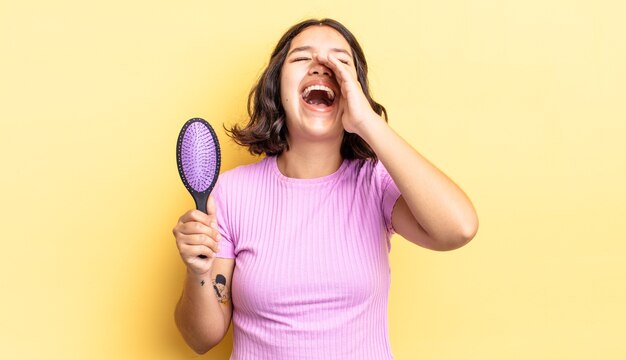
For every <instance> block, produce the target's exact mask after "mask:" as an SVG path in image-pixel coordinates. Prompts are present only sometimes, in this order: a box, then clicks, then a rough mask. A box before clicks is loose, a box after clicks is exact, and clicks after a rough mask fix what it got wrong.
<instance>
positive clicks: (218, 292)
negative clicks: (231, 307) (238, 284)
mask: <svg viewBox="0 0 626 360" xmlns="http://www.w3.org/2000/svg"><path fill="white" fill-rule="evenodd" d="M213 290H215V296H217V301H218V302H219V303H221V304H226V303H227V302H228V300H230V297H229V296H228V295H229V294H228V288H227V287H226V277H225V276H224V275H222V274H217V276H216V277H215V279H213Z"/></svg>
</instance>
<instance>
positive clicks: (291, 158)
mask: <svg viewBox="0 0 626 360" xmlns="http://www.w3.org/2000/svg"><path fill="white" fill-rule="evenodd" d="M340 146H341V142H340V143H339V144H338V145H334V146H333V145H330V144H327V143H318V144H309V145H307V146H304V144H301V145H300V146H291V145H290V147H289V150H288V151H285V152H283V153H282V154H280V155H279V156H278V158H277V159H276V163H277V165H278V169H279V170H280V172H281V173H282V174H283V175H285V176H287V177H290V178H296V179H313V178H318V177H322V176H326V175H330V174H332V173H334V172H336V171H337V170H338V169H339V167H340V166H341V164H342V162H343V158H342V157H341V153H340V151H339V150H340Z"/></svg>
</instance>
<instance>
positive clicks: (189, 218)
mask: <svg viewBox="0 0 626 360" xmlns="http://www.w3.org/2000/svg"><path fill="white" fill-rule="evenodd" d="M208 204H209V203H208V202H207V205H208ZM213 207H215V203H213ZM207 212H209V211H208V209H207ZM215 213H216V211H215V209H214V211H213V213H212V214H205V213H203V212H202V211H200V210H195V209H193V210H189V211H187V212H186V213H185V214H183V216H181V217H180V219H178V224H179V225H180V224H184V223H188V222H198V223H201V224H202V225H204V226H206V227H213V225H214V224H217V217H216V216H215ZM216 227H217V226H216Z"/></svg>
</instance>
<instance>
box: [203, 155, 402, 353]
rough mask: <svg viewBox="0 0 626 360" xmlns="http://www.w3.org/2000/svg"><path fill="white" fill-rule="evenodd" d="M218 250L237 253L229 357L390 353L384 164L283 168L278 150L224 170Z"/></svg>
mask: <svg viewBox="0 0 626 360" xmlns="http://www.w3.org/2000/svg"><path fill="white" fill-rule="evenodd" d="M213 195H214V197H215V199H216V205H217V219H218V226H219V230H220V233H221V234H222V241H221V243H220V246H221V251H220V253H219V254H218V255H217V256H218V257H222V258H235V269H234V273H233V278H232V294H231V295H232V301H233V320H232V321H233V350H232V354H231V359H237V360H249V359H254V360H257V359H271V360H282V359H285V360H287V359H288V360H293V359H299V360H305V359H324V360H330V359H341V360H345V359H359V360H369V359H371V360H374V359H375V360H382V359H390V358H392V353H391V348H390V345H389V338H388V331H387V299H388V294H389V286H390V268H389V251H390V242H389V240H390V237H391V235H392V233H393V228H392V226H391V212H392V209H393V206H394V204H395V202H396V200H397V199H398V197H399V196H400V191H399V190H398V188H397V186H396V185H395V184H394V182H393V180H392V179H391V177H390V176H389V174H388V172H387V171H386V170H385V168H384V167H383V165H382V163H380V162H373V161H369V160H344V161H343V163H342V164H341V167H340V168H339V169H338V170H337V171H336V172H335V173H333V174H331V175H328V176H324V177H321V178H314V179H294V178H289V177H286V176H284V175H283V174H282V173H281V172H280V170H279V169H278V166H277V164H276V157H266V158H264V159H263V160H261V161H259V162H257V163H255V164H251V165H245V166H239V167H237V168H235V169H233V170H230V171H226V172H224V173H223V174H221V175H220V178H219V180H218V183H217V186H216V187H215V190H214V191H213Z"/></svg>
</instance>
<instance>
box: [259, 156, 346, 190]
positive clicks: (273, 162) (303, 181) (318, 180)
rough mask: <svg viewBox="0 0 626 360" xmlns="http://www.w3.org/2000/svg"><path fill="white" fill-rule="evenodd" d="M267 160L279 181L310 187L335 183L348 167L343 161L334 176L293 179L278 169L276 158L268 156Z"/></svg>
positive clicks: (344, 160)
mask: <svg viewBox="0 0 626 360" xmlns="http://www.w3.org/2000/svg"><path fill="white" fill-rule="evenodd" d="M266 159H267V161H268V162H269V166H270V167H271V168H272V172H273V173H274V175H275V176H276V177H277V178H278V179H279V180H281V181H284V182H287V183H291V184H303V185H304V184H306V185H309V184H322V183H326V182H329V181H333V180H335V179H336V178H337V177H339V176H341V173H343V171H344V170H345V169H346V167H347V166H348V160H347V159H343V162H342V163H341V165H340V166H339V169H337V170H336V171H335V172H334V173H332V174H329V175H325V176H321V177H316V178H309V179H299V178H292V177H288V176H285V175H284V174H283V173H282V172H280V169H279V168H278V162H277V157H276V156H268V157H267V158H266Z"/></svg>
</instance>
